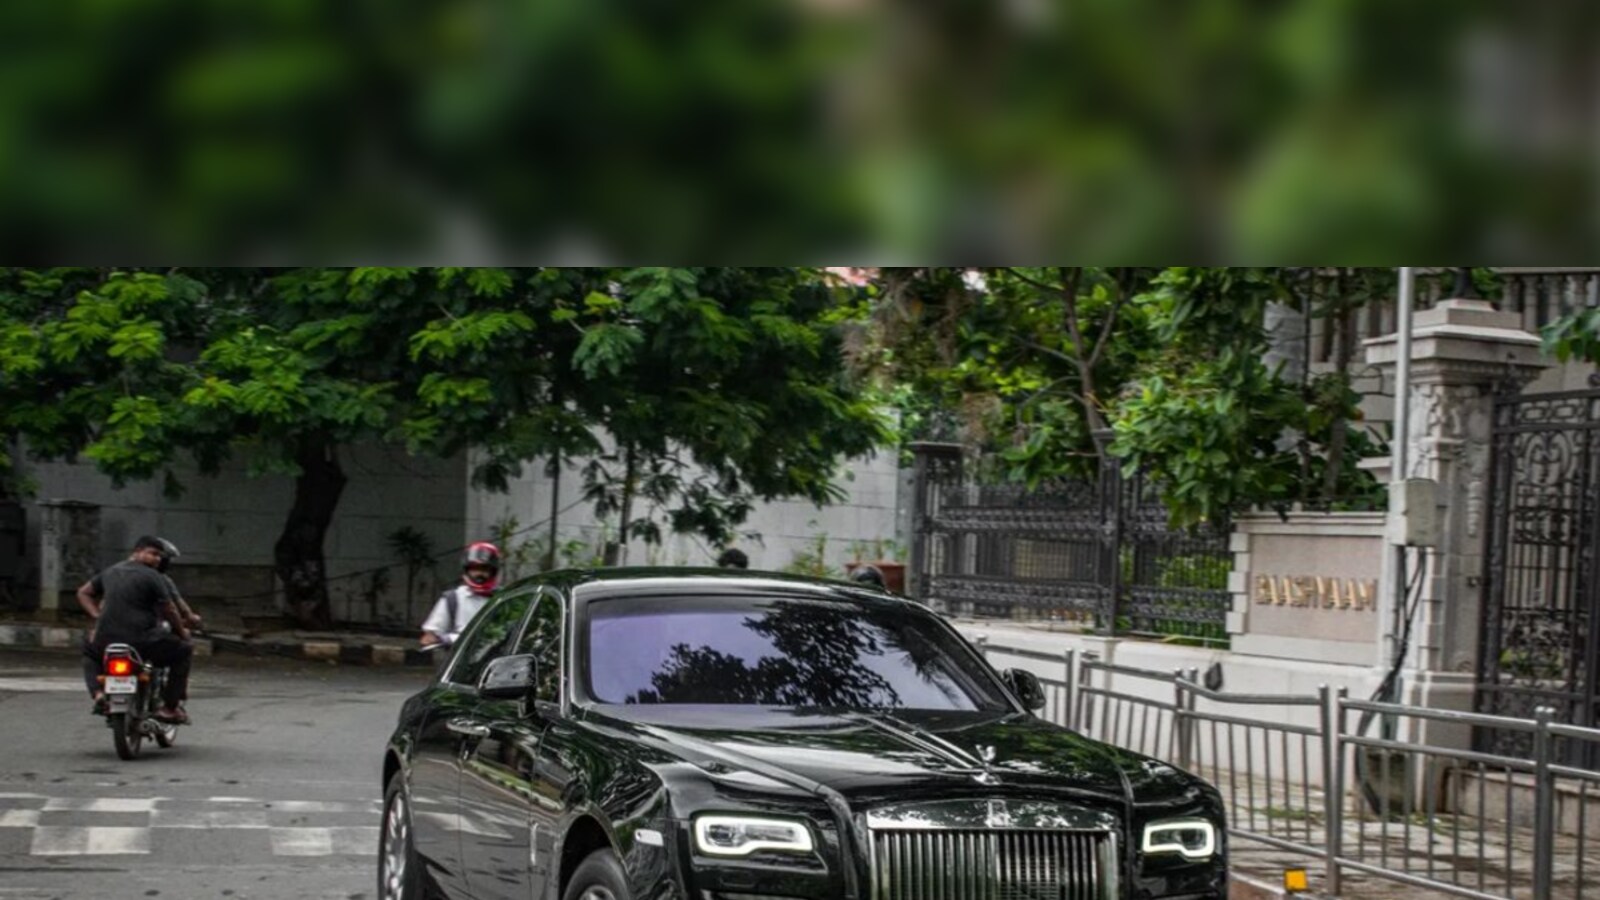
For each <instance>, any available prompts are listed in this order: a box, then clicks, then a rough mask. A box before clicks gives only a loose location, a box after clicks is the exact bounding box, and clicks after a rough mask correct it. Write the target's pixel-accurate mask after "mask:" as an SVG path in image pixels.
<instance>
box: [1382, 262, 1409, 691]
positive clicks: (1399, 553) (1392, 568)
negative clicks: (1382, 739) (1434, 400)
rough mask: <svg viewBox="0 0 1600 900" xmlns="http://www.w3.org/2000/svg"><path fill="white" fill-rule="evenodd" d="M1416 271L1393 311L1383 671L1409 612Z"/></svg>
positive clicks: (1403, 275) (1404, 271)
mask: <svg viewBox="0 0 1600 900" xmlns="http://www.w3.org/2000/svg"><path fill="white" fill-rule="evenodd" d="M1416 287H1417V281H1416V269H1415V268H1413V267H1412V266H1401V267H1400V298H1399V304H1398V308H1397V309H1396V310H1395V313H1396V318H1397V319H1398V322H1397V325H1398V332H1399V334H1398V338H1399V341H1398V346H1397V348H1396V349H1397V356H1396V359H1395V367H1394V433H1393V434H1392V435H1391V436H1390V438H1389V462H1390V468H1389V514H1388V518H1387V527H1386V529H1385V531H1386V536H1385V540H1384V552H1386V553H1387V554H1388V555H1389V559H1388V563H1389V564H1388V565H1387V566H1386V567H1385V568H1384V572H1385V573H1387V578H1386V579H1385V582H1384V585H1383V590H1381V591H1379V592H1378V622H1379V623H1380V626H1381V628H1382V629H1383V632H1382V634H1383V639H1382V640H1380V641H1379V642H1378V666H1379V669H1380V670H1384V669H1388V668H1389V667H1390V666H1391V665H1394V660H1395V653H1396V651H1397V650H1398V649H1399V641H1400V634H1401V627H1402V626H1401V623H1400V616H1401V614H1402V613H1403V612H1404V610H1405V608H1406V581H1407V579H1406V544H1405V541H1404V540H1403V539H1401V537H1400V535H1401V534H1402V533H1403V531H1404V529H1403V528H1402V526H1401V523H1400V522H1399V521H1397V520H1398V519H1399V518H1400V517H1401V516H1403V515H1405V510H1404V509H1403V508H1402V504H1401V502H1400V501H1401V498H1403V497H1404V496H1405V490H1406V475H1407V472H1408V470H1409V468H1410V465H1411V460H1410V454H1409V451H1410V444H1411V311H1412V307H1413V306H1414V305H1415V302H1416ZM1393 682H1394V683H1393V686H1392V688H1391V691H1390V696H1388V697H1384V698H1383V699H1385V700H1389V701H1392V702H1398V701H1399V699H1400V679H1399V677H1398V676H1396V677H1395V678H1394V679H1393Z"/></svg>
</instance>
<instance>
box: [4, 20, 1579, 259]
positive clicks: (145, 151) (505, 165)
mask: <svg viewBox="0 0 1600 900" xmlns="http://www.w3.org/2000/svg"><path fill="white" fill-rule="evenodd" d="M1595 16H1596V13H1595V11H1594V9H1593V7H1592V6H1589V5H1579V4H1573V3H1557V4H1546V5H1542V6H1540V7H1538V8H1536V9H1530V8H1524V7H1522V6H1503V5H1495V4H1488V3H1483V2H1473V0H1469V2H1465V3H1463V2H1459V0H1453V2H1444V0H1422V2H1411V3H1398V4H1397V3H1393V2H1383V0H1299V2H1292V3H1286V4H1275V5H1270V4H1259V3H1247V2H1240V0H1208V2H1200V3H1190V4H1182V5H1178V6H1173V5H1171V4H1167V3H1155V2H1149V0H1075V2H1065V3H1049V2H1045V0H1008V2H1004V3H971V2H943V3H933V4H882V3H863V2H850V0H806V2H792V3H740V2H728V0H720V2H712V3H709V4H695V5H692V6H691V5H671V4H663V3H659V2H589V3H576V2H566V0H554V2H546V3H536V4H515V3H510V4H508V3H491V2H487V0H454V2H446V3H422V2H418V0H384V2H378V0H355V2H350V3H336V4H331V3H316V2H309V0H257V2H253V3H228V2H215V0H212V2H193V0H190V2H182V0H139V2H130V3H106V2H90V3H27V2H19V3H10V4H6V5H5V6H4V7H3V10H0V47H3V49H4V52H3V53H0V121H4V122H5V123H6V125H5V127H4V128H0V173H3V174H0V236H3V238H4V240H5V242H6V245H7V246H9V247H11V248H13V249H14V250H16V251H22V252H25V253H27V254H28V255H32V256H40V255H49V256H54V257H63V256H72V257H75V258H89V257H92V258H94V259H108V258H112V257H116V258H130V257H132V256H135V255H137V256H144V257H149V256H154V255H165V256H168V257H173V258H177V257H181V258H185V259H210V260H217V261H223V260H227V261H245V262H262V261H272V260H279V259H284V258H287V257H291V256H301V257H309V256H315V257H317V258H321V259H337V258H349V257H351V256H354V255H356V254H365V255H366V256H368V257H372V256H373V255H374V254H381V255H382V257H383V258H384V259H393V258H397V257H403V256H405V255H412V256H418V257H421V256H424V255H426V256H428V257H430V258H434V257H439V256H448V257H450V258H452V259H455V260H494V259H521V258H525V257H526V256H527V255H528V254H529V253H534V254H537V255H540V256H542V257H545V258H547V259H549V260H550V261H569V260H577V261H584V260H592V259H596V258H602V259H604V258H617V257H627V258H638V257H641V256H645V255H651V256H656V257H667V256H677V257H680V258H681V257H686V256H691V255H697V256H700V257H704V256H707V255H708V253H715V254H718V255H720V256H722V257H740V258H751V257H754V256H758V255H765V256H767V257H769V258H770V257H773V256H776V255H780V254H788V255H789V256H790V257H794V256H796V255H801V256H809V257H816V256H818V255H824V254H826V255H833V256H835V257H837V256H840V255H843V254H847V253H863V254H867V253H873V254H877V255H878V256H879V257H885V258H895V259H907V258H929V257H936V256H940V255H949V254H952V253H961V254H963V255H964V256H965V257H966V258H978V257H983V258H995V257H1003V258H1005V259H1011V260H1016V259H1035V260H1037V259H1040V258H1043V257H1045V256H1047V255H1052V254H1059V253H1061V252H1062V251H1068V250H1070V252H1071V253H1072V254H1073V255H1076V256H1078V257H1086V258H1095V259H1102V260H1108V259H1128V258H1136V257H1139V258H1155V257H1159V256H1165V257H1167V258H1173V257H1176V256H1189V257H1204V258H1209V259H1213V260H1218V261H1228V260H1238V261H1261V260H1262V259H1266V258H1279V259H1285V258H1290V257H1304V256H1307V255H1310V254H1312V253H1316V254H1318V255H1320V256H1322V257H1323V258H1330V257H1331V258H1337V259H1339V260H1341V261H1348V262H1372V261H1380V260H1383V259H1384V258H1386V257H1388V254H1391V253H1411V254H1414V255H1418V254H1420V255H1427V254H1437V253H1447V252H1458V253H1463V254H1489V255H1493V256H1497V257H1504V256H1508V255H1515V256H1517V257H1518V258H1519V259H1520V260H1521V261H1524V262H1539V261H1546V260H1559V259H1560V258H1561V257H1562V256H1563V254H1571V253H1582V252H1584V251H1586V250H1588V249H1589V248H1590V247H1592V246H1593V244H1594V239H1595V237H1596V230H1597V229H1596V216H1597V213H1596V210H1597V209H1600V203H1597V202H1596V199H1597V198H1596V196H1595V189H1596V174H1597V173H1596V166H1597V159H1600V154H1596V152H1595V149H1596V148H1595V134H1596V133H1597V131H1596V128H1595V124H1596V122H1595V118H1596V115H1597V113H1596V111H1595V107H1594V104H1593V103H1592V102H1590V100H1589V96H1590V93H1591V92H1592V82H1593V77H1592V71H1591V70H1592V61H1591V58H1592V52H1591V51H1590V48H1589V43H1590V42H1591V41H1592V39H1593V35H1594V27H1593V25H1594V20H1595ZM86 255H87V256H86ZM1387 261H1390V262H1392V261H1394V260H1393V259H1388V260H1387Z"/></svg>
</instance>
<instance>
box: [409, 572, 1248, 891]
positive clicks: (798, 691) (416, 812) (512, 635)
mask: <svg viewBox="0 0 1600 900" xmlns="http://www.w3.org/2000/svg"><path fill="white" fill-rule="evenodd" d="M1043 703H1044V695H1043V692H1042V690H1041V688H1040V684H1039V682H1038V680H1037V679H1035V678H1034V677H1033V676H1032V675H1030V674H1028V673H1026V672H1023V671H1019V670H1011V671H1007V672H1004V673H997V672H995V671H994V670H993V669H991V668H990V667H989V666H988V665H987V664H986V663H985V662H984V660H983V658H982V657H981V656H980V655H979V654H978V653H977V652H976V651H975V650H974V649H973V647H972V646H971V645H969V644H968V643H967V642H966V641H965V640H963V639H962V637H961V636H960V635H959V634H958V633H957V632H956V631H955V630H954V629H953V628H951V627H950V626H949V625H948V624H947V623H946V622H945V621H944V620H943V619H941V618H940V617H938V616H937V615H934V614H933V613H931V612H929V611H928V610H926V609H925V608H923V607H922V606H920V605H918V604H915V603H912V602H908V601H905V600H902V599H899V598H896V597H893V596H891V595H889V594H886V593H883V592H881V591H878V590H876V589H872V588H864V587H862V586H860V585H855V584H848V583H844V582H832V581H821V580H815V579H807V578H795V577H788V576H781V575H767V574H756V573H750V572H745V571H741V570H710V571H706V570H692V569H691V570H686V569H672V570H666V569H632V570H629V569H618V570H603V571H595V572H576V571H575V572H560V573H552V574H548V575H545V576H541V577H540V578H539V579H538V580H534V581H525V582H521V583H519V584H516V585H513V586H511V587H508V588H506V589H504V590H503V591H502V592H501V593H500V595H499V596H498V597H497V598H496V599H495V600H493V601H492V602H491V603H490V604H489V605H488V606H486V607H485V608H484V609H483V611H482V612H481V613H479V615H478V616H477V618H476V619H474V621H473V623H472V624H471V625H470V626H469V628H468V630H467V631H466V633H465V634H463V635H462V637H461V640H460V641H459V642H458V643H457V644H456V646H455V648H454V652H453V655H452V657H451V659H450V660H449V662H448V663H447V664H446V665H445V666H444V668H443V669H442V671H441V673H440V674H439V676H438V677H437V678H436V679H435V681H434V682H433V683H432V684H430V685H429V686H428V687H427V688H426V689H425V690H423V691H422V692H421V693H419V694H417V695H416V696H413V697H411V698H410V699H409V700H407V701H406V703H405V706H404V708H403V709H402V710H401V713H400V722H399V726H398V727H397V728H396V729H395V732H394V735H393V736H392V737H391V739H390V740H389V744H388V747H387V751H386V754H385V756H384V761H383V779H384V813H383V816H384V818H383V823H382V828H381V830H380V833H381V839H380V845H379V871H378V888H379V894H380V895H381V896H382V897H383V898H385V900H419V898H438V897H444V898H468V897H470V898H476V900H511V898H516V900H529V898H533V900H759V898H769V900H799V898H816V900H823V898H826V900H837V898H854V900H1045V898H1049V900H1108V898H1130V900H1134V898H1137V900H1144V898H1174V900H1175V898H1188V900H1196V898H1222V897H1224V896H1225V895H1226V893H1227V868H1226V861H1225V833H1224V830H1223V819H1222V804H1221V800H1220V798H1219V797H1218V795H1217V792H1216V791H1215V790H1214V789H1213V788H1212V787H1211V786H1209V785H1207V784H1206V783H1205V782H1203V781H1201V780H1200V779H1198V778H1195V777H1193V776H1191V775H1188V774H1186V773H1184V772H1181V771H1179V770H1177V769H1174V768H1172V767H1171V766H1168V765H1165V764H1163V763H1160V762H1157V761H1155V760H1152V759H1148V758H1145V757H1142V756H1139V755H1137V754H1133V753H1129V752H1126V751H1123V750H1119V749H1116V748H1114V747H1111V746H1109V745H1106V744H1102V743H1098V742H1096V741H1092V740H1089V739H1087V738H1085V737H1083V736H1081V735H1078V734H1076V733H1074V732H1072V731H1068V730H1066V729H1064V728H1060V727H1057V726H1055V725H1052V724H1049V723H1047V722H1045V721H1042V720H1041V719H1039V718H1037V717H1035V716H1034V715H1033V713H1032V710H1035V709H1039V708H1041V707H1042V705H1043Z"/></svg>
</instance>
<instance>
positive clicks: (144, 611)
mask: <svg viewBox="0 0 1600 900" xmlns="http://www.w3.org/2000/svg"><path fill="white" fill-rule="evenodd" d="M177 556H178V548H177V547H176V546H174V545H173V543H172V542H171V541H169V540H167V539H165V538H161V537H155V536H152V535H145V536H143V537H141V538H139V540H137V541H135V542H134V545H133V553H132V554H131V555H130V556H129V557H128V558H127V559H125V560H123V561H122V562H119V563H117V564H116V565H113V566H110V567H109V568H106V569H104V570H102V571H101V572H100V573H99V574H98V575H96V576H94V577H93V578H91V579H89V580H88V581H87V582H85V583H84V584H83V586H82V587H80V588H78V605H80V606H82V607H83V611H84V612H85V613H88V615H89V618H90V619H91V620H92V621H93V622H94V625H93V627H92V629H91V630H90V633H89V636H88V638H87V639H86V640H85V641H84V647H83V653H84V661H83V676H84V683H85V684H86V685H87V686H88V688H89V695H90V696H91V697H93V698H94V703H95V707H94V710H93V711H94V712H96V713H99V712H101V711H102V708H103V707H102V703H103V702H104V699H105V697H104V694H103V693H102V692H101V689H100V684H99V676H100V665H101V657H102V656H103V655H104V654H105V649H106V647H107V646H109V645H111V644H128V645H131V646H132V647H133V648H134V649H135V650H137V651H138V652H139V655H140V656H141V657H142V658H143V659H144V660H145V661H146V662H149V663H151V664H153V665H157V666H165V667H166V668H167V670H168V674H169V677H168V678H167V683H166V690H165V693H164V695H163V696H162V698H161V701H162V708H161V709H160V710H159V711H157V712H156V718H157V719H159V720H161V721H163V722H174V723H177V724H180V725H183V724H188V722H189V714H188V713H187V712H185V711H184V709H183V703H184V700H186V699H187V698H188V695H189V664H190V661H191V660H192V659H193V657H194V646H193V645H192V644H190V643H189V629H188V627H187V625H186V624H185V618H186V617H185V614H184V613H183V612H182V611H180V610H179V608H178V600H177V590H176V588H175V587H174V586H173V584H172V579H170V578H168V577H167V576H166V574H165V573H166V570H167V568H168V567H169V566H170V565H172V560H173V559H174V558H176V557H177ZM185 608H187V607H185ZM163 622H165V623H166V624H168V625H170V626H171V630H170V631H167V630H164V629H163V628H162V627H161V626H162V623H163Z"/></svg>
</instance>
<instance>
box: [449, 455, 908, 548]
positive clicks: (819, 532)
mask: <svg viewBox="0 0 1600 900" xmlns="http://www.w3.org/2000/svg"><path fill="white" fill-rule="evenodd" d="M844 472H845V475H844V477H843V478H841V479H840V481H839V487H840V488H842V489H843V490H844V491H845V494H846V496H845V498H844V499H843V500H841V501H839V502H838V503H836V504H833V505H830V506H827V507H822V508H818V507H816V506H813V505H812V504H810V503H807V502H796V501H782V502H776V503H767V504H757V506H756V509H755V510H754V512H753V513H752V514H751V516H750V518H749V520H748V521H746V522H745V524H744V525H743V526H742V527H741V528H740V531H741V532H743V533H750V534H752V535H756V536H758V537H749V538H741V539H740V540H738V541H736V542H735V544H734V546H737V547H738V548H739V549H741V550H743V551H744V552H745V553H747V554H749V556H750V565H751V568H754V569H783V568H785V567H789V566H791V565H794V564H795V563H796V562H797V560H798V559H800V558H801V557H802V556H805V555H808V554H810V555H815V554H817V553H818V551H819V547H820V557H821V559H822V560H823V562H824V564H825V565H826V566H827V567H829V568H831V569H834V570H839V571H842V567H843V565H844V563H845V562H847V561H849V560H852V559H854V558H855V555H854V553H855V551H857V550H861V551H863V552H864V553H865V554H867V555H872V554H873V553H876V552H878V551H879V550H881V551H883V552H885V553H891V554H892V555H893V556H894V558H897V559H903V554H904V539H903V536H900V535H899V531H900V527H901V525H900V522H901V517H902V513H903V510H902V509H901V505H900V504H901V499H902V497H904V498H905V500H906V501H909V499H910V494H909V492H902V491H901V489H900V484H901V473H900V470H899V465H898V460H897V458H896V456H895V455H894V454H893V453H880V454H877V455H874V456H872V457H868V458H866V459H861V460H855V461H853V462H850V463H847V464H846V465H845V467H844ZM582 491H583V479H582V475H581V465H570V466H568V467H567V468H566V469H565V470H564V471H563V473H562V476H561V484H560V493H559V504H558V505H559V508H560V515H559V517H558V519H557V526H558V532H559V536H558V540H557V545H558V546H561V545H563V544H565V543H567V542H573V541H575V542H581V543H582V544H584V545H586V548H587V551H586V552H588V553H595V552H598V548H599V547H600V546H601V544H602V543H603V541H604V540H605V539H606V538H608V537H610V536H613V535H615V533H616V525H615V522H614V521H613V522H611V523H606V524H605V525H602V524H601V523H599V522H597V521H596V519H595V516H594V512H593V506H592V504H590V503H589V502H587V501H586V500H584V499H582ZM551 493H552V482H551V479H550V478H549V477H548V476H547V475H546V474H545V472H544V465H543V463H536V464H534V465H532V466H530V467H528V469H527V471H525V472H524V473H523V476H522V477H520V478H517V479H514V480H513V482H512V484H511V486H510V490H509V491H508V492H506V493H503V494H501V493H492V492H488V491H483V490H476V489H475V490H472V491H470V492H469V494H468V497H467V512H466V517H465V522H464V527H465V532H464V534H463V535H462V538H463V540H481V539H484V538H487V537H488V536H490V535H492V534H493V533H494V532H495V530H496V525H497V523H504V522H506V521H508V520H509V519H513V518H514V519H515V521H516V523H517V525H518V528H519V531H520V533H519V534H518V536H517V538H516V541H529V540H532V541H537V542H539V543H540V546H543V545H544V542H545V541H546V540H547V539H548V535H549V521H550V501H551ZM880 542H881V544H882V546H881V547H880V546H879V543H880ZM513 543H514V542H513ZM897 547H898V548H899V549H898V550H896V548H897ZM502 549H507V550H513V551H514V547H507V548H502ZM716 557H717V550H716V549H715V548H713V547H711V546H709V545H707V544H706V543H705V542H704V540H703V539H701V538H698V537H694V536H687V535H667V536H666V538H665V540H664V541H663V543H662V544H661V545H660V546H654V547H652V546H647V545H646V544H644V543H643V542H641V541H633V542H631V543H630V544H629V546H628V548H627V554H626V559H625V562H626V563H627V564H628V565H667V566H686V565H687V566H709V565H713V564H714V563H715V561H716ZM558 561H559V562H563V563H565V562H569V561H570V560H566V559H563V560H558Z"/></svg>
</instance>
